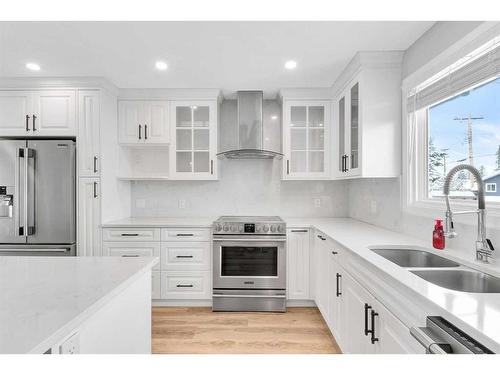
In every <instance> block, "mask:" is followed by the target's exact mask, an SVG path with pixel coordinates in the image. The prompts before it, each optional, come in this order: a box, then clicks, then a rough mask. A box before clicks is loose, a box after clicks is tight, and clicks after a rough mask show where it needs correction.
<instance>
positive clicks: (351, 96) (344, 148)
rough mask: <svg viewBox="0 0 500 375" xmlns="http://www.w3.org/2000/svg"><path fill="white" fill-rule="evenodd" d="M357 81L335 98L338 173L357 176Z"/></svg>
mask: <svg viewBox="0 0 500 375" xmlns="http://www.w3.org/2000/svg"><path fill="white" fill-rule="evenodd" d="M359 97H360V92H359V83H358V82H353V83H351V84H350V85H349V86H347V88H346V90H345V91H344V92H343V93H342V95H340V97H339V98H338V99H337V100H336V102H335V103H336V104H335V105H336V112H337V114H336V116H338V117H337V118H336V120H337V121H338V130H339V133H338V134H339V140H338V154H337V156H338V168H337V170H338V175H339V176H357V175H359V172H360V157H361V154H360V110H359V108H360V107H359Z"/></svg>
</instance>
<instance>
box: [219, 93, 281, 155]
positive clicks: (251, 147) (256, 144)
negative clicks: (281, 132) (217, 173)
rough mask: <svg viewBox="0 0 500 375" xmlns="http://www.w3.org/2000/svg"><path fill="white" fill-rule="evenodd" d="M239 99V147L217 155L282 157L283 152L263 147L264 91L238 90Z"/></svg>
mask: <svg viewBox="0 0 500 375" xmlns="http://www.w3.org/2000/svg"><path fill="white" fill-rule="evenodd" d="M237 99H238V100H237V124H236V126H237V134H238V148H237V149H234V150H228V151H224V152H220V153H218V154H217V155H218V156H225V157H226V158H228V159H273V158H278V159H281V158H282V157H283V154H281V153H279V152H275V151H270V150H264V149H263V145H264V129H263V127H264V126H263V109H262V106H263V100H264V95H263V92H262V91H238V93H237Z"/></svg>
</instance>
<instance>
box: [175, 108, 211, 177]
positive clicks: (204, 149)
mask: <svg viewBox="0 0 500 375" xmlns="http://www.w3.org/2000/svg"><path fill="white" fill-rule="evenodd" d="M170 118H171V124H172V126H171V145H170V158H169V159H170V175H169V178H170V179H174V180H215V179H217V158H216V154H217V102H216V101H204V100H202V101H172V102H171V106H170Z"/></svg>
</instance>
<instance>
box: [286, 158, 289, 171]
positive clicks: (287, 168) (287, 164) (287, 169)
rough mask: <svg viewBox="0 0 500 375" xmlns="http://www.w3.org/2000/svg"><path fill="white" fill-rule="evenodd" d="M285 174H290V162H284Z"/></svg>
mask: <svg viewBox="0 0 500 375" xmlns="http://www.w3.org/2000/svg"><path fill="white" fill-rule="evenodd" d="M286 174H290V160H287V161H286Z"/></svg>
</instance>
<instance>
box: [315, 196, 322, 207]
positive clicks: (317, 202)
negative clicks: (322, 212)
mask: <svg viewBox="0 0 500 375" xmlns="http://www.w3.org/2000/svg"><path fill="white" fill-rule="evenodd" d="M314 207H316V208H320V207H321V198H314Z"/></svg>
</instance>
